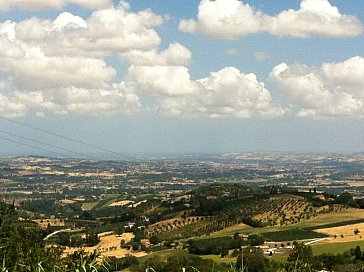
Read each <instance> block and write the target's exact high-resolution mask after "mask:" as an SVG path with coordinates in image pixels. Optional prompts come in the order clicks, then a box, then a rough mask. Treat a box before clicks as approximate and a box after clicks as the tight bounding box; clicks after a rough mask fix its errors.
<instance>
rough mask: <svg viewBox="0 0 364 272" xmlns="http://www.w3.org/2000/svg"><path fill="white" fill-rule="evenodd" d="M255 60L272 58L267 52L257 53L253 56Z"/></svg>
mask: <svg viewBox="0 0 364 272" xmlns="http://www.w3.org/2000/svg"><path fill="white" fill-rule="evenodd" d="M254 57H255V59H256V60H258V61H265V60H268V59H270V58H271V57H272V55H271V54H270V53H268V52H257V53H255V55H254Z"/></svg>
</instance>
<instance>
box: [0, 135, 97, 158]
mask: <svg viewBox="0 0 364 272" xmlns="http://www.w3.org/2000/svg"><path fill="white" fill-rule="evenodd" d="M0 132H1V133H4V134H7V135H9V136H14V137H17V138H19V139H23V140H27V141H31V142H33V143H37V144H41V145H46V146H48V147H53V148H57V149H60V150H63V151H67V152H71V153H74V154H77V155H79V156H82V157H86V158H87V157H90V156H89V155H86V154H83V153H80V152H76V151H73V150H71V149H67V148H64V147H61V146H57V145H53V144H48V143H44V142H41V141H37V140H34V139H31V138H28V137H24V136H20V135H17V134H14V133H11V132H7V131H4V130H2V129H0ZM91 157H93V156H91ZM93 158H96V157H93Z"/></svg>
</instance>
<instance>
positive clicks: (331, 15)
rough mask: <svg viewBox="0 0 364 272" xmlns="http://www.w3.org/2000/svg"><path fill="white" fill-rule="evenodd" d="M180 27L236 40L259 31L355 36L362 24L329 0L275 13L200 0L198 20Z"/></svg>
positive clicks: (232, 1)
mask: <svg viewBox="0 0 364 272" xmlns="http://www.w3.org/2000/svg"><path fill="white" fill-rule="evenodd" d="M179 29H180V30H181V31H184V32H191V33H199V34H202V35H206V36H209V37H212V38H217V39H237V38H239V37H242V36H245V35H248V34H252V33H259V32H268V33H270V34H272V35H277V36H292V37H299V38H307V37H310V36H312V35H318V36H330V37H341V36H356V35H359V34H361V33H362V32H363V25H362V23H361V22H360V21H359V19H357V18H356V17H354V16H350V15H342V14H341V13H340V12H339V10H338V8H337V7H335V6H333V5H331V4H330V2H329V1H328V0H302V2H301V6H300V8H299V9H298V10H293V9H289V10H287V11H282V12H281V13H279V14H278V15H276V16H270V15H267V14H263V13H262V12H259V11H255V10H254V9H253V7H251V6H250V5H249V4H245V3H244V2H243V1H239V0H215V1H211V0H201V2H200V5H199V9H198V15H197V20H194V19H189V20H181V21H180V24H179Z"/></svg>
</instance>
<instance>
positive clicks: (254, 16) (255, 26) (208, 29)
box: [179, 0, 264, 39]
mask: <svg viewBox="0 0 364 272" xmlns="http://www.w3.org/2000/svg"><path fill="white" fill-rule="evenodd" d="M263 20H264V18H263V14H261V13H260V12H255V11H254V10H253V8H252V7H251V6H250V5H248V4H244V3H243V2H241V1H238V0H216V1H210V0H202V1H201V2H200V5H199V8H198V15H197V21H196V20H193V19H190V20H181V21H180V24H179V29H180V30H181V31H184V32H191V33H201V34H204V35H206V36H210V37H214V38H219V39H237V38H239V37H240V36H244V35H247V34H251V33H256V32H259V31H260V29H261V28H262V26H261V24H262V21H263Z"/></svg>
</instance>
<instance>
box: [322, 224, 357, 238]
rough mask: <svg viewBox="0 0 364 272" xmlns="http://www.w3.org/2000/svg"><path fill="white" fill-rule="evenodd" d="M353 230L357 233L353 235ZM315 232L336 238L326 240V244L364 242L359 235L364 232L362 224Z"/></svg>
mask: <svg viewBox="0 0 364 272" xmlns="http://www.w3.org/2000/svg"><path fill="white" fill-rule="evenodd" d="M355 230H358V231H359V233H357V234H355V233H354V232H355ZM315 231H316V232H319V233H324V234H327V235H330V236H336V238H333V239H329V240H327V243H340V242H354V241H363V240H364V239H363V236H362V233H361V232H362V231H364V223H360V224H353V225H348V226H340V227H333V228H324V229H317V230H315Z"/></svg>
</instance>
